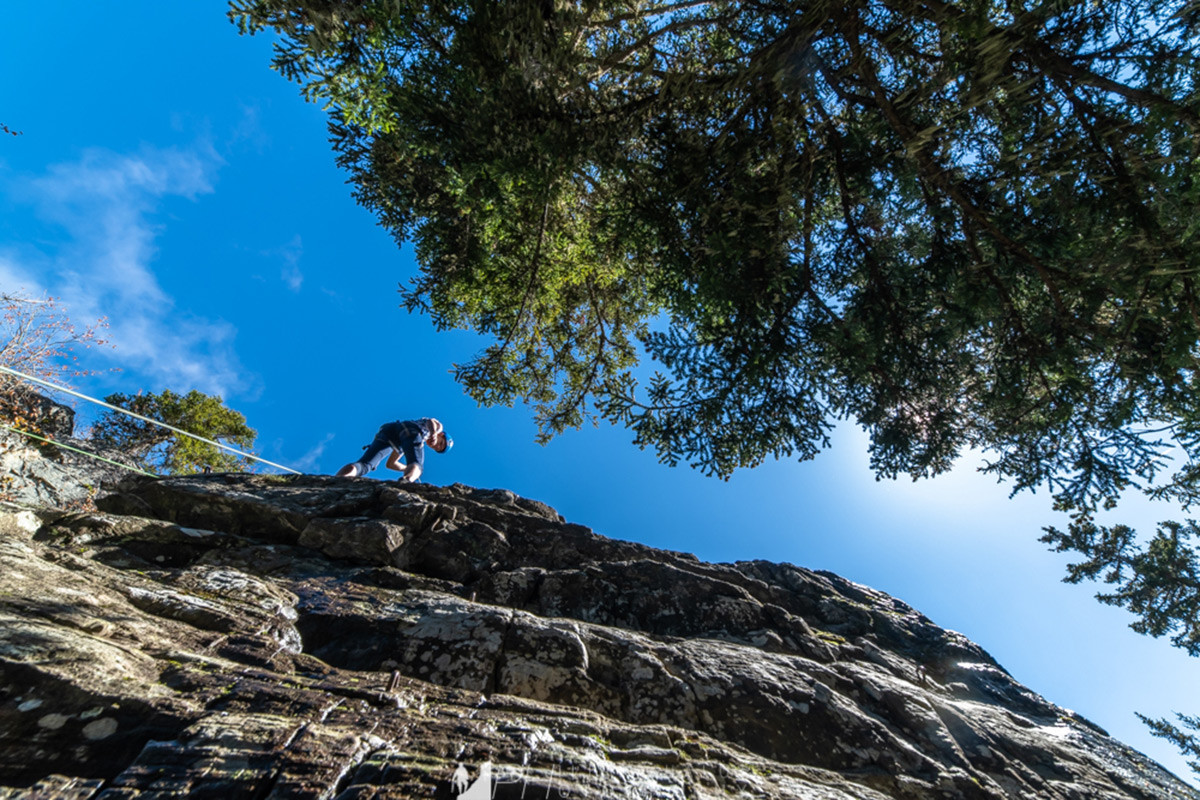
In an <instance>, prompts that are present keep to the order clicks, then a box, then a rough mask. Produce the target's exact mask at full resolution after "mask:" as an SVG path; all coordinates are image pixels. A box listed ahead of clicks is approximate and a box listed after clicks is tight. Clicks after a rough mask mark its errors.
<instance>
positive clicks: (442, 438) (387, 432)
mask: <svg viewBox="0 0 1200 800" xmlns="http://www.w3.org/2000/svg"><path fill="white" fill-rule="evenodd" d="M427 444H428V445H429V446H430V447H432V448H433V449H434V450H435V451H437V452H439V453H444V452H446V451H447V450H449V449H450V448H451V447H453V446H454V440H453V439H451V438H450V437H449V436H447V435H446V429H445V428H444V427H443V426H442V423H440V422H438V421H437V420H436V419H433V418H432V417H422V418H421V419H414V420H406V421H404V422H401V421H396V422H388V423H386V424H384V425H383V426H381V427H380V428H379V432H378V433H376V434H375V438H374V439H373V440H372V441H371V443H370V444H369V445H367V446H366V447H364V448H363V450H364V451H365V452H363V454H362V456H361V457H360V458H359V459H358V461H355V462H352V463H350V464H347V465H346V466H344V467H342V468H341V469H339V470H338V471H337V473H336V474H337V477H339V478H346V477H350V478H353V477H356V476H358V475H366V474H367V473H368V472H370V471H371V470H373V469H375V468H376V467H377V466H379V462H380V461H382V460H383V457H384V453H385V452H387V450H388V449H389V448H390V449H391V451H392V452H391V455H389V456H388V459H387V464H386V465H385V466H386V467H387V468H388V469H391V470H395V471H396V472H403V473H404V475H403V476H401V477H400V481H401V482H407V483H415V482H416V481H417V480H419V479H420V477H421V471H422V470H423V468H424V466H425V445H427ZM401 453H403V454H404V463H403V464H402V463H400V455H401Z"/></svg>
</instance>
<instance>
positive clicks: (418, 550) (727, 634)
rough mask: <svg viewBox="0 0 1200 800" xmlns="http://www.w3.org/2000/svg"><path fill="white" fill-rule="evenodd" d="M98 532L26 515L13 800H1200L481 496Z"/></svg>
mask: <svg viewBox="0 0 1200 800" xmlns="http://www.w3.org/2000/svg"><path fill="white" fill-rule="evenodd" d="M98 503H99V505H100V508H101V511H100V512H97V513H64V512H61V511H53V510H38V511H36V512H35V511H30V510H19V509H16V508H15V507H14V508H10V509H9V510H8V511H7V512H6V513H5V514H3V516H2V520H3V523H2V524H3V530H2V531H0V562H2V563H0V568H2V569H3V571H4V575H5V576H6V579H5V583H4V589H3V591H2V592H0V673H2V674H0V687H2V688H0V753H2V754H3V757H2V759H0V785H3V786H7V787H12V788H10V789H8V790H0V796H5V791H7V793H8V795H10V796H21V795H31V794H33V793H34V792H39V793H40V794H38V796H41V797H63V798H67V797H71V798H85V797H93V796H95V797H99V798H105V800H109V799H110V798H135V797H137V798H143V797H151V796H153V797H160V796H166V795H171V796H185V795H186V796H197V797H202V796H211V797H246V798H264V797H309V796H311V797H342V798H408V797H455V796H458V795H460V794H461V795H462V796H463V797H468V798H469V797H476V796H478V797H485V796H493V792H494V796H495V797H500V798H506V797H511V798H517V797H523V798H543V797H580V798H681V799H682V798H724V797H729V798H734V797H737V798H751V797H754V798H759V797H761V798H795V797H805V798H808V797H812V798H885V797H893V798H931V797H945V798H1026V797H1039V798H1079V800H1083V799H1084V798H1088V799H1089V800H1091V799H1093V798H1112V799H1115V798H1170V797H1174V798H1196V797H1198V796H1200V795H1197V794H1196V793H1195V792H1193V791H1191V790H1190V789H1189V788H1188V787H1187V786H1185V785H1184V784H1182V783H1181V782H1179V781H1178V780H1177V779H1175V778H1174V777H1173V776H1171V775H1170V774H1168V773H1167V772H1165V771H1164V770H1163V769H1162V768H1161V767H1159V766H1157V765H1156V764H1154V763H1152V762H1150V761H1149V760H1147V759H1146V758H1145V757H1143V756H1141V755H1140V754H1138V753H1136V752H1134V751H1132V750H1130V749H1129V748H1127V747H1125V746H1124V745H1122V744H1120V743H1119V742H1116V741H1114V740H1113V739H1111V738H1110V737H1108V736H1107V735H1106V734H1105V733H1104V732H1103V731H1101V730H1099V729H1098V728H1096V727H1095V726H1093V725H1091V724H1090V723H1088V722H1087V721H1086V720H1083V719H1081V718H1079V717H1078V716H1076V715H1074V714H1072V713H1071V712H1068V711H1065V710H1064V709H1061V708H1058V707H1056V706H1054V705H1053V704H1051V703H1049V702H1048V701H1046V700H1045V699H1043V698H1041V697H1039V696H1038V695H1037V694H1035V693H1034V692H1032V691H1030V690H1029V689H1027V688H1026V687H1024V686H1022V685H1020V684H1019V683H1017V682H1016V681H1014V680H1013V679H1012V678H1011V677H1010V676H1009V675H1008V673H1007V672H1005V671H1004V669H1003V668H1002V667H1000V666H999V665H998V664H996V663H995V661H994V660H993V659H992V658H990V657H989V656H988V654H987V653H985V652H984V651H983V650H982V649H980V648H979V647H978V646H976V645H974V644H972V643H971V642H970V641H968V640H966V639H965V638H964V637H962V636H961V635H959V634H956V633H953V632H950V631H946V630H943V629H941V628H939V627H937V626H936V625H934V624H933V623H932V622H931V621H930V620H928V619H926V618H925V617H923V616H922V615H921V614H920V613H918V612H917V611H915V610H913V609H912V608H910V607H908V606H906V605H905V604H903V603H901V602H900V601H898V600H896V599H894V598H891V597H888V596H887V595H884V594H882V593H880V592H876V591H873V590H871V589H868V588H866V587H863V586H859V585H857V584H854V583H851V582H849V581H846V580H844V579H842V578H839V577H838V576H836V575H832V574H829V573H822V572H813V571H810V570H805V569H802V568H799V567H795V566H791V565H786V564H770V563H764V562H745V563H738V564H705V563H702V562H700V561H698V560H696V559H695V558H694V557H692V556H689V555H686V554H681V553H672V552H664V551H661V550H655V549H652V548H649V547H645V546H642V545H638V544H635V543H632V542H623V541H617V540H613V539H607V538H604V537H602V536H599V535H597V534H595V533H593V532H592V531H590V530H588V529H587V528H584V527H582V526H579V525H573V524H569V523H566V522H564V521H563V520H562V519H561V518H560V517H559V516H558V514H556V513H555V512H554V511H553V510H552V509H550V508H548V507H546V506H545V505H542V504H540V503H537V502H534V501H530V500H525V499H522V498H519V497H516V496H515V495H512V494H511V493H509V492H505V491H483V490H478V489H472V488H470V487H465V486H457V485H456V486H450V487H435V486H424V485H415V486H414V485H406V486H403V487H397V486H395V485H391V484H385V483H381V482H378V481H373V480H367V479H335V478H326V477H316V476H300V477H287V478H283V477H276V476H250V475H210V476H197V477H189V478H170V479H141V478H135V479H129V480H127V481H126V482H125V483H124V484H122V485H121V487H120V488H119V490H118V491H116V492H115V493H113V494H111V495H109V496H107V497H102V498H101V499H99V501H98ZM470 779H478V780H477V783H476V784H475V786H474V787H473V788H467V786H468V783H469V781H470ZM485 791H486V793H485ZM472 792H474V793H475V794H471V793H472Z"/></svg>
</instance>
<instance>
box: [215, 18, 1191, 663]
mask: <svg viewBox="0 0 1200 800" xmlns="http://www.w3.org/2000/svg"><path fill="white" fill-rule="evenodd" d="M231 16H232V17H233V19H234V20H235V21H236V22H237V23H238V24H239V25H240V26H241V29H242V30H243V31H244V32H250V33H255V32H258V31H265V30H273V31H274V32H275V33H276V34H277V35H278V43H277V45H276V55H275V60H274V67H275V68H276V69H277V70H279V71H280V72H281V73H282V74H283V75H285V76H286V77H287V78H289V79H291V80H293V81H296V82H297V83H298V84H299V85H300V87H301V90H302V92H303V93H304V94H305V96H306V97H308V98H310V99H312V100H314V101H317V102H321V103H323V104H327V105H328V108H329V110H330V131H331V134H332V137H331V138H332V142H333V146H334V150H335V152H336V157H337V160H338V162H339V163H340V164H341V166H342V167H343V168H345V169H346V170H347V172H348V173H349V175H350V178H351V182H352V183H353V185H354V186H355V192H356V196H357V198H358V200H359V201H360V202H361V203H362V204H363V205H365V206H366V207H367V208H369V209H371V210H372V211H374V212H375V213H376V214H377V216H378V218H379V221H380V223H381V224H382V225H383V226H384V227H385V228H387V229H388V230H389V231H391V232H392V234H393V235H394V236H395V238H396V239H397V240H398V241H401V242H403V241H407V240H411V241H412V242H413V243H414V245H415V252H416V256H417V259H418V262H419V264H420V274H419V275H418V276H416V277H415V278H414V279H413V280H412V282H411V283H410V284H409V285H407V286H406V287H405V288H404V289H403V290H402V291H403V301H404V304H405V305H406V306H407V307H408V308H409V309H410V310H420V311H424V312H426V313H428V314H429V315H430V316H431V319H432V321H433V323H434V325H435V326H437V327H438V328H442V329H446V328H468V329H472V330H475V331H477V332H479V333H482V334H484V335H485V336H487V337H490V340H491V344H490V345H488V346H487V347H486V348H485V349H484V350H483V351H482V352H481V353H479V354H477V355H476V356H475V357H474V358H473V359H472V360H469V361H465V362H464V363H461V364H459V365H457V367H456V375H457V378H458V380H459V381H460V382H461V383H462V384H463V386H464V387H465V388H466V390H467V391H468V392H469V393H470V394H471V395H472V396H473V397H475V398H476V399H478V400H479V401H481V402H484V403H512V402H514V401H516V400H522V401H525V402H527V403H530V404H532V405H533V407H534V412H535V416H536V419H537V421H538V423H539V426H540V435H541V436H542V437H543V438H546V437H550V436H553V435H554V434H556V433H557V432H559V431H561V430H563V429H564V428H566V427H569V426H577V425H579V424H581V423H582V422H583V421H586V420H588V419H595V418H606V419H609V420H612V421H614V422H617V423H620V424H624V425H627V426H628V427H629V428H630V429H631V430H632V431H633V434H634V441H635V443H636V444H638V445H639V446H641V447H652V448H654V449H655V450H656V451H657V453H658V454H659V456H660V458H661V459H662V460H663V461H665V462H667V463H669V464H676V463H680V462H686V463H689V464H691V465H693V466H695V467H697V468H699V469H701V470H703V471H704V472H706V473H709V474H713V475H717V476H723V477H724V476H728V475H729V474H730V473H731V472H732V471H733V470H735V469H737V468H739V467H751V466H755V465H757V464H759V463H760V462H761V461H762V460H763V459H765V458H767V457H772V456H773V457H799V458H801V459H806V458H811V457H813V456H814V455H816V454H817V453H818V452H819V451H820V450H821V449H823V448H824V447H825V446H827V444H828V436H827V435H828V432H829V430H830V428H831V426H832V425H833V424H834V423H835V422H836V421H838V420H841V419H849V420H853V421H854V422H856V423H857V424H859V425H861V426H862V427H863V428H865V429H866V430H867V431H868V433H869V434H870V438H871V464H872V467H873V468H874V469H875V471H876V472H877V474H878V475H880V476H883V477H896V476H898V475H901V474H907V475H911V476H913V477H922V476H929V475H935V474H937V473H940V472H942V471H944V470H946V469H948V468H949V467H950V466H951V465H952V464H953V463H954V461H955V459H956V457H957V456H958V455H959V454H960V453H962V452H963V451H964V450H966V449H976V450H979V451H982V452H983V453H985V455H986V456H987V458H988V461H987V466H986V470H987V471H989V472H991V473H993V474H995V475H997V476H998V477H999V478H1002V479H1007V480H1008V481H1009V482H1010V484H1011V485H1012V486H1013V487H1014V490H1022V489H1028V488H1033V487H1038V486H1046V487H1048V488H1049V489H1050V490H1051V491H1052V493H1053V494H1054V496H1055V498H1056V503H1057V505H1058V507H1059V508H1061V509H1063V510H1067V511H1070V512H1072V513H1073V514H1074V515H1075V516H1074V522H1073V524H1072V525H1071V527H1070V529H1069V530H1068V531H1066V532H1062V531H1058V530H1055V529H1051V530H1048V531H1047V541H1049V542H1050V543H1051V544H1052V545H1053V546H1055V547H1057V548H1059V549H1061V550H1071V551H1074V552H1078V553H1080V554H1082V555H1083V556H1084V558H1085V559H1086V561H1085V562H1084V565H1083V566H1079V565H1077V569H1076V568H1073V569H1075V570H1076V571H1074V572H1072V573H1071V576H1069V577H1071V578H1073V579H1077V580H1081V579H1084V578H1093V577H1101V578H1107V577H1110V576H1112V575H1114V574H1115V575H1117V576H1118V577H1117V578H1116V580H1115V581H1113V582H1114V583H1115V584H1117V586H1118V589H1117V591H1116V592H1115V593H1114V594H1113V595H1110V596H1109V598H1108V601H1109V602H1117V603H1120V604H1121V605H1124V606H1125V607H1127V608H1129V609H1130V610H1132V611H1133V612H1134V613H1135V614H1137V615H1138V619H1139V622H1138V623H1137V625H1139V626H1140V629H1142V630H1144V631H1145V632H1147V633H1150V634H1154V635H1159V634H1162V633H1167V632H1173V633H1174V635H1175V636H1176V637H1182V638H1177V639H1176V641H1177V642H1182V643H1188V642H1195V641H1196V630H1197V627H1198V625H1200V622H1198V621H1197V618H1196V612H1195V608H1196V606H1195V600H1194V598H1195V597H1196V594H1197V586H1196V582H1195V575H1194V571H1193V572H1190V573H1189V572H1186V571H1185V572H1180V573H1175V576H1174V578H1172V576H1171V573H1170V570H1172V569H1183V568H1184V567H1185V566H1186V565H1188V564H1192V565H1194V563H1195V562H1194V554H1193V555H1191V556H1188V555H1186V552H1191V551H1187V550H1186V548H1187V545H1186V536H1187V535H1190V534H1191V533H1192V532H1193V530H1194V528H1193V527H1191V524H1190V523H1189V525H1188V526H1181V527H1178V528H1171V527H1170V526H1167V527H1164V528H1163V529H1161V530H1160V533H1159V535H1158V536H1155V537H1152V538H1151V539H1150V540H1149V541H1147V542H1142V543H1141V544H1139V543H1138V541H1137V539H1136V537H1133V536H1132V533H1130V536H1128V537H1126V535H1125V534H1124V533H1120V532H1117V531H1115V529H1102V528H1099V527H1096V526H1095V524H1094V519H1093V517H1094V513H1095V512H1096V511H1097V510H1099V509H1101V508H1104V507H1106V506H1110V505H1112V504H1114V503H1115V502H1116V501H1117V500H1118V499H1119V497H1120V496H1121V494H1122V492H1124V491H1125V490H1127V489H1129V488H1134V487H1136V488H1143V489H1145V490H1148V491H1151V492H1154V493H1156V494H1157V496H1159V497H1162V498H1164V499H1169V500H1172V501H1174V502H1177V503H1179V504H1181V505H1182V506H1184V507H1185V508H1187V507H1189V506H1190V505H1192V504H1194V503H1196V502H1197V501H1200V391H1198V389H1200V386H1198V385H1197V382H1198V374H1197V367H1198V364H1197V355H1198V351H1197V343H1198V341H1200V296H1198V288H1197V285H1198V281H1200V248H1198V247H1197V246H1196V237H1197V231H1198V230H1200V225H1198V224H1197V220H1198V219H1200V182H1198V181H1197V178H1198V177H1200V176H1198V174H1197V173H1198V170H1200V158H1198V156H1200V87H1198V85H1197V77H1198V75H1200V59H1198V58H1197V56H1198V52H1197V50H1198V48H1197V31H1198V30H1200V28H1198V27H1197V26H1198V24H1200V6H1197V5H1196V4H1195V3H1193V2H1187V1H1186V0H1109V1H1108V2H1103V3H1098V2H1093V0H1057V1H1056V2H1033V1H1032V0H1013V1H1012V2H1006V3H999V2H994V0H959V1H956V2H952V1H951V0H919V1H918V0H849V1H848V2H847V1H845V0H777V1H773V0H749V1H748V2H743V1H741V0H663V1H662V2H655V1H654V0H646V1H642V0H593V1H589V2H579V1H575V2H571V1H569V0H509V1H508V2H491V1H490V0H435V1H434V2H412V0H387V2H384V0H360V1H359V2H336V3H331V2H327V1H326V0H234V2H233V3H232V11H231ZM647 357H648V358H649V360H651V361H652V362H653V363H654V364H655V365H656V366H657V367H658V370H659V371H658V372H656V373H655V374H654V375H653V376H652V377H650V378H649V379H648V380H644V381H643V382H641V383H639V381H638V380H637V376H636V375H635V371H634V368H635V366H636V364H637V362H638V360H639V358H643V359H644V358H647ZM1173 448H1177V449H1178V452H1180V453H1182V459H1181V465H1179V468H1178V469H1177V470H1176V471H1175V473H1174V474H1173V475H1170V474H1166V475H1165V471H1166V470H1167V465H1168V460H1169V454H1170V453H1171V452H1172V449H1173ZM1122 542H1127V543H1126V544H1122ZM1172 547H1174V548H1175V549H1174V550H1172V549H1171V548H1172ZM1185 551H1186V552H1185ZM1139 552H1140V553H1142V554H1143V555H1144V556H1145V557H1144V558H1140V559H1139V558H1134V554H1135V553H1139ZM1189 559H1190V560H1189ZM1135 561H1136V562H1137V564H1138V566H1137V567H1136V568H1135V567H1133V566H1131V565H1132V564H1133V563H1134V562H1135ZM1114 570H1116V572H1114ZM1162 570H1167V571H1166V572H1163V571H1162ZM1130 581H1132V583H1130ZM1172 581H1174V583H1172ZM1164 592H1166V594H1164ZM1172 592H1175V593H1180V594H1178V597H1183V598H1187V597H1190V598H1192V599H1191V600H1190V601H1184V602H1176V601H1175V599H1174V598H1176V595H1175V594H1171V593H1172ZM1168 594H1171V597H1172V598H1173V599H1171V600H1167V599H1166V597H1167V595H1168Z"/></svg>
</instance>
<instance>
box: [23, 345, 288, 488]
mask: <svg viewBox="0 0 1200 800" xmlns="http://www.w3.org/2000/svg"><path fill="white" fill-rule="evenodd" d="M0 372H7V373H8V374H9V375H14V376H16V377H18V378H21V379H22V380H26V381H29V382H30V383H35V384H37V385H39V386H44V387H45V388H47V389H53V390H54V391H56V392H63V393H64V394H69V395H71V396H73V397H78V398H79V399H80V400H86V401H88V402H89V403H95V404H96V405H98V406H104V407H105V408H108V409H111V410H113V411H116V412H119V413H121V414H125V415H126V416H130V417H134V418H136V419H140V420H142V421H143V422H149V423H150V424H151V425H157V426H159V427H160V428H166V429H167V430H170V431H174V432H175V433H178V434H181V435H183V436H187V437H190V438H192V439H195V440H197V441H200V442H204V443H205V444H211V445H212V446H213V447H219V448H221V449H222V450H228V451H229V452H231V453H236V454H238V455H239V456H242V457H243V458H249V459H252V460H254V461H261V462H262V463H263V464H267V465H268V466H272V467H275V468H276V469H281V470H283V471H284V472H290V473H292V474H293V475H301V474H303V473H301V472H300V471H299V470H294V469H292V468H291V467H285V466H283V465H282V464H276V463H275V462H274V461H267V460H266V459H265V458H259V457H258V456H256V455H254V454H253V453H245V452H242V451H241V450H238V449H237V448H236V447H230V446H229V445H227V444H222V443H221V442H214V441H213V440H212V439H205V438H204V437H203V436H197V435H196V434H194V433H189V432H188V431H185V430H183V429H181V428H176V427H175V426H174V425H168V424H167V423H165V422H159V421H158V420H156V419H150V417H143V416H142V415H141V414H135V413H134V412H132V411H130V410H129V409H127V408H121V407H119V406H114V405H112V404H111V403H106V402H104V401H103V400H97V399H96V398H95V397H89V396H87V395H86V394H81V393H80V392H77V391H75V390H74V389H68V388H67V387H65V386H58V385H57V384H54V383H51V382H50V381H45V380H42V379H41V378H35V377H34V376H32V375H26V374H25V373H24V372H18V371H17V370H15V369H12V368H11V367H6V366H4V365H3V364H0Z"/></svg>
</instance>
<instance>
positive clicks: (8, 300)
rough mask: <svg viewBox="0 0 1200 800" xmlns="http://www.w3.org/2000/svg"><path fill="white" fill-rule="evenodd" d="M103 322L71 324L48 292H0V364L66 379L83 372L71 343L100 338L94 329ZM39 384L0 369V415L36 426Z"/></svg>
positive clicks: (59, 381) (53, 380) (21, 425)
mask: <svg viewBox="0 0 1200 800" xmlns="http://www.w3.org/2000/svg"><path fill="white" fill-rule="evenodd" d="M106 326H107V323H106V322H105V320H104V319H103V318H101V319H99V320H97V321H96V324H95V325H92V326H90V327H87V328H84V329H79V328H76V327H75V326H74V325H73V324H72V323H71V320H70V318H69V317H68V316H67V314H66V312H65V311H63V309H62V307H61V306H60V305H59V304H58V301H57V300H56V299H55V298H53V297H41V298H38V297H28V296H25V295H21V294H8V293H0V364H3V365H4V366H6V367H9V368H10V369H14V370H16V371H18V372H23V373H25V374H26V375H30V376H32V377H34V378H39V379H41V380H45V381H49V382H51V383H57V384H59V385H66V384H69V383H70V381H71V378H73V377H78V376H80V375H86V374H88V372H89V371H88V370H85V369H82V368H81V367H80V366H79V362H78V356H76V355H75V353H74V350H75V348H76V347H80V346H82V347H84V348H89V347H94V346H99V345H103V344H105V342H104V340H103V339H101V338H99V336H98V335H97V333H98V331H100V330H103V329H104V328H105V327H106ZM40 398H41V390H40V389H39V388H38V387H37V386H35V385H31V384H29V383H28V382H26V381H23V380H21V379H20V378H17V377H14V376H12V375H8V374H6V373H0V419H3V420H4V421H5V422H6V423H8V424H12V425H15V426H16V427H18V428H23V429H33V430H38V429H40V424H41V420H40V419H39V414H40V413H41V409H42V408H43V406H42V405H41V404H40V403H39V400H40Z"/></svg>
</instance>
